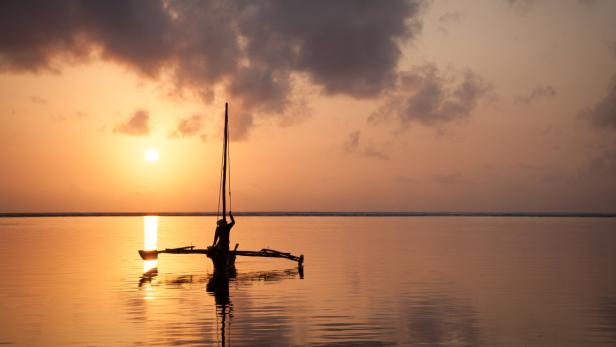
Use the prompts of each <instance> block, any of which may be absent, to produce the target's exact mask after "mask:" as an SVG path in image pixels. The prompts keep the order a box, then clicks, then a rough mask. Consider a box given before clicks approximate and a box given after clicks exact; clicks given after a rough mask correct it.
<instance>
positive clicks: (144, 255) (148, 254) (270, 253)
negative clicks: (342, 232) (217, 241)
mask: <svg viewBox="0 0 616 347" xmlns="http://www.w3.org/2000/svg"><path fill="white" fill-rule="evenodd" d="M214 252H220V250H216V249H213V248H206V249H199V248H195V247H194V246H186V247H179V248H165V249H161V250H150V251H145V250H140V251H139V255H140V256H141V259H143V260H155V259H158V255H159V254H164V253H166V254H204V255H207V256H209V255H212V254H213V253H214ZM229 255H230V256H233V255H235V256H243V257H269V258H285V259H289V260H293V261H296V262H297V263H298V264H299V265H302V264H303V263H304V255H303V254H302V255H300V256H296V255H293V254H291V253H288V252H280V251H276V250H274V249H269V248H263V249H262V250H260V251H238V250H233V251H231V250H230V251H229Z"/></svg>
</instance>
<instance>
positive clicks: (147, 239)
mask: <svg viewBox="0 0 616 347" xmlns="http://www.w3.org/2000/svg"><path fill="white" fill-rule="evenodd" d="M157 241H158V216H144V217H143V249H144V250H146V251H151V250H155V249H156V247H157ZM157 266H158V260H157V259H154V260H144V261H143V274H144V276H145V275H146V274H150V275H151V274H154V273H156V272H157Z"/></svg>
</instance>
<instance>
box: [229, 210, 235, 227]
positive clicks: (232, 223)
mask: <svg viewBox="0 0 616 347" xmlns="http://www.w3.org/2000/svg"><path fill="white" fill-rule="evenodd" d="M229 218H231V223H230V224H229V227H233V226H234V225H235V218H233V213H231V212H229Z"/></svg>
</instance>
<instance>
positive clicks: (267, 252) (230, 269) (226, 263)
mask: <svg viewBox="0 0 616 347" xmlns="http://www.w3.org/2000/svg"><path fill="white" fill-rule="evenodd" d="M228 159H229V106H228V103H225V127H224V138H223V162H222V172H221V181H222V183H221V190H220V192H221V194H220V198H222V219H223V220H224V221H225V223H226V221H227V196H226V194H227V193H226V192H227V176H228V177H229V200H231V182H230V181H231V179H230V178H231V173H230V171H231V170H230V169H229V170H227V160H228ZM219 203H220V200H219ZM219 206H220V205H219ZM219 212H220V210H219ZM229 215H231V201H229ZM232 220H233V219H232ZM238 246H239V244H237V243H236V244H235V248H234V249H233V250H225V249H220V248H217V247H214V246H210V247H207V248H204V249H201V248H195V246H185V247H178V248H165V249H161V250H139V255H140V256H141V259H143V260H154V259H158V255H159V254H204V255H206V256H207V257H208V258H210V259H212V262H213V264H214V275H224V276H226V275H232V274H234V273H235V257H236V256H244V257H270V258H285V259H289V260H292V261H296V262H297V263H298V267H299V270H300V272H303V271H302V270H303V269H302V267H303V263H304V255H303V254H302V255H300V256H296V255H292V254H291V253H286V252H280V251H276V250H273V249H268V248H263V249H261V250H260V251H242V250H238V249H237V248H238ZM227 248H228V247H227Z"/></svg>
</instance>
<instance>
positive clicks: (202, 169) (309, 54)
mask: <svg viewBox="0 0 616 347" xmlns="http://www.w3.org/2000/svg"><path fill="white" fill-rule="evenodd" d="M0 33H1V34H0V212H61V211H75V212H94V211H109V212H123V211H215V210H216V208H217V199H218V185H219V174H220V160H221V149H222V141H221V134H222V121H223V115H224V103H225V101H228V102H229V110H230V134H231V139H232V141H231V145H230V151H231V175H232V178H231V184H232V197H233V209H234V210H239V211H270V210H274V211H367V210H372V211H384V210H386V211H531V212H535V211H537V212H538V211H586V212H615V211H616V1H610V0H604V1H601V0H595V1H593V0H567V1H557V0H553V1H550V0H501V1H494V0H490V1H438V0H435V1H425V2H424V1H407V2H397V1H258V2H257V1H255V2H252V1H247V2H244V1H232V2H224V1H211V2H202V1H171V0H170V1H83V2H82V1H46V2H43V1H40V2H37V1H11V0H9V1H2V2H0ZM151 149H154V150H156V151H157V152H158V153H159V155H160V158H159V159H158V160H157V161H154V162H150V161H147V160H146V159H145V153H146V151H148V150H151Z"/></svg>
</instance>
